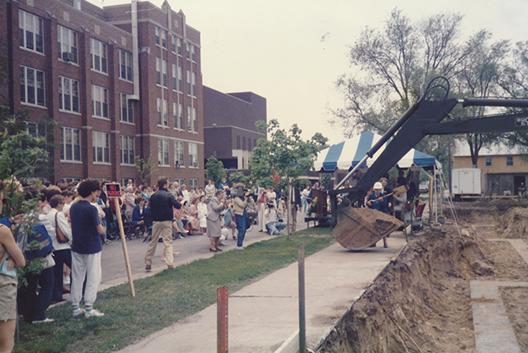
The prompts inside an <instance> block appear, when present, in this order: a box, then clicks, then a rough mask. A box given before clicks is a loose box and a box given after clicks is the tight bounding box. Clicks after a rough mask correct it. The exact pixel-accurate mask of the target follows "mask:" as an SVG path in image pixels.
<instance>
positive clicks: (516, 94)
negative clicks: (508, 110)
mask: <svg viewBox="0 0 528 353" xmlns="http://www.w3.org/2000/svg"><path fill="white" fill-rule="evenodd" d="M499 85H500V86H501V88H502V89H503V90H504V91H505V93H506V94H507V95H509V96H511V97H513V98H526V97H528V41H524V42H518V43H516V44H515V46H514V48H513V50H512V55H511V61H510V62H508V63H507V64H506V65H505V67H504V68H503V72H502V73H501V75H500V78H499ZM503 140H504V141H505V142H506V143H507V144H509V145H510V146H514V145H521V146H523V147H524V148H528V132H526V131H516V132H512V133H508V134H505V136H504V139H503Z"/></svg>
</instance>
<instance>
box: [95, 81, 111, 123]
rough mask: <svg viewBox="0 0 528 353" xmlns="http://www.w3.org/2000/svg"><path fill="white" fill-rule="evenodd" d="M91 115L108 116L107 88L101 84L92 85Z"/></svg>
mask: <svg viewBox="0 0 528 353" xmlns="http://www.w3.org/2000/svg"><path fill="white" fill-rule="evenodd" d="M92 109H93V112H92V114H93V116H96V117H99V118H108V90H107V89H106V88H104V87H101V86H96V85H92Z"/></svg>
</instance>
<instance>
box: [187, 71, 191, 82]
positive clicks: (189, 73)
mask: <svg viewBox="0 0 528 353" xmlns="http://www.w3.org/2000/svg"><path fill="white" fill-rule="evenodd" d="M187 83H188V84H190V83H191V72H190V71H189V70H187Z"/></svg>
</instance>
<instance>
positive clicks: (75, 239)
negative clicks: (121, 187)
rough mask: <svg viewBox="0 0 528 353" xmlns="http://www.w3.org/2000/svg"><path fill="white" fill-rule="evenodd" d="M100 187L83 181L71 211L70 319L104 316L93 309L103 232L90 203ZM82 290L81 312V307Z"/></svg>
mask: <svg viewBox="0 0 528 353" xmlns="http://www.w3.org/2000/svg"><path fill="white" fill-rule="evenodd" d="M99 190H100V185H99V182H98V181H97V180H91V179H86V180H83V181H82V182H81V183H79V185H78V186H77V192H78V193H79V196H80V199H79V200H78V201H77V202H76V203H74V204H73V205H72V206H71V208H70V220H71V226H72V245H71V255H72V284H71V298H72V306H73V316H74V317H77V316H80V315H82V314H84V316H85V317H86V318H90V317H101V316H104V313H102V312H100V311H98V310H96V309H94V308H93V305H94V302H95V300H96V299H97V290H98V289H99V284H100V283H101V252H102V250H103V244H102V242H101V236H100V235H101V234H104V233H105V232H106V230H105V228H104V227H103V226H102V225H101V219H100V218H99V213H98V211H97V208H95V207H94V206H93V205H92V203H93V202H95V201H96V200H97V197H98V193H97V192H98V191H99ZM85 278H86V288H85V290H84V308H82V307H81V306H80V303H81V299H82V298H83V282H84V279H85Z"/></svg>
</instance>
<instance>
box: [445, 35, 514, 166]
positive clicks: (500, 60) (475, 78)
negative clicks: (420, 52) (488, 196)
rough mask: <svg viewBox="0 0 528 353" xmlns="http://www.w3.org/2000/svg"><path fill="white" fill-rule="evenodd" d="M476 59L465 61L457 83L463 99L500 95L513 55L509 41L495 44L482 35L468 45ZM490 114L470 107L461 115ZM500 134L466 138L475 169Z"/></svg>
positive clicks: (466, 59) (472, 39) (476, 116)
mask: <svg viewBox="0 0 528 353" xmlns="http://www.w3.org/2000/svg"><path fill="white" fill-rule="evenodd" d="M467 46H468V47H469V48H471V52H472V55H470V56H467V57H466V58H464V60H463V62H462V68H461V70H460V71H459V73H458V75H457V80H456V81H455V82H456V84H457V85H458V87H457V91H458V92H459V94H460V95H464V96H470V97H489V96H490V95H492V96H493V95H498V94H499V90H500V86H499V77H500V75H501V72H502V71H503V66H504V62H505V61H506V58H507V56H508V54H509V51H510V49H509V43H508V42H507V41H504V40H502V41H497V42H491V33H489V32H487V31H480V32H478V33H477V34H475V35H474V36H472V37H471V38H470V39H469V40H468V43H467ZM485 113H486V107H470V108H466V109H464V110H463V112H461V114H464V116H465V117H467V118H480V117H482V116H484V114H485ZM497 137H498V135H497V134H479V133H469V134H466V141H467V143H468V145H469V149H470V152H471V161H472V164H473V167H475V168H476V167H477V162H478V156H479V152H480V149H481V148H482V147H483V146H484V145H486V144H490V143H492V142H494V141H496V140H497Z"/></svg>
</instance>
